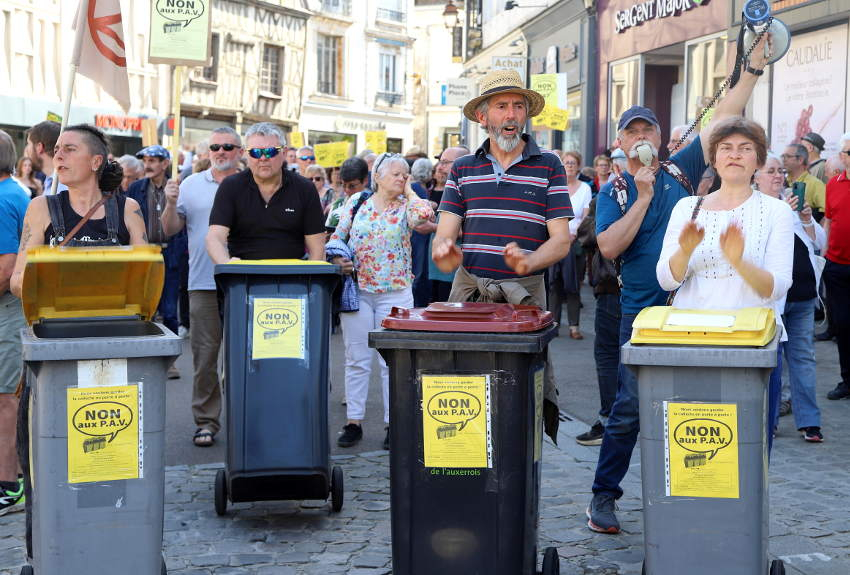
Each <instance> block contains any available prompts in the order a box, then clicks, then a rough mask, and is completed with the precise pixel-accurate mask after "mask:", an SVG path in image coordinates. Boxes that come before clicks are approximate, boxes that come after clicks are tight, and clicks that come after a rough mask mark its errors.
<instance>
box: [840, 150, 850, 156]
mask: <svg viewBox="0 0 850 575" xmlns="http://www.w3.org/2000/svg"><path fill="white" fill-rule="evenodd" d="M841 153H842V154H847V155H848V156H850V150H841Z"/></svg>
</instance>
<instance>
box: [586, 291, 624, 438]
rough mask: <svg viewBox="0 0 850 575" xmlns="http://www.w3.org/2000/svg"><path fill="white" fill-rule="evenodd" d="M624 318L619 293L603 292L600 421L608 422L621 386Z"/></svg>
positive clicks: (596, 351)
mask: <svg viewBox="0 0 850 575" xmlns="http://www.w3.org/2000/svg"><path fill="white" fill-rule="evenodd" d="M621 315H622V314H621V313H620V296H619V294H608V293H603V294H599V295H597V296H596V318H595V329H596V337H595V338H594V340H593V357H594V359H595V360H596V381H597V383H598V384H599V406H600V407H599V419H600V421H602V423H607V422H608V417H609V416H610V415H611V407H612V406H613V405H614V400H615V399H616V398H617V388H618V387H619V377H618V370H619V368H618V366H619V364H620V345H619V343H620V317H621Z"/></svg>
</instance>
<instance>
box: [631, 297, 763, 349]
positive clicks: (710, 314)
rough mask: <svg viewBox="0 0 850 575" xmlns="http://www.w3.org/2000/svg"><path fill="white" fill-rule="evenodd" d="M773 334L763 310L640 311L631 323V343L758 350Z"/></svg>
mask: <svg viewBox="0 0 850 575" xmlns="http://www.w3.org/2000/svg"><path fill="white" fill-rule="evenodd" d="M775 334H776V318H775V317H774V313H773V310H772V309H770V308H766V307H748V308H743V309H736V310H697V309H679V308H675V307H670V306H656V307H648V308H644V309H643V310H641V312H640V313H639V314H638V315H637V317H636V318H635V321H634V323H633V324H632V343H651V344H675V345H725V346H729V345H733V346H753V347H761V346H763V345H767V344H768V343H769V342H770V341H771V340H772V339H773V336H774V335H775Z"/></svg>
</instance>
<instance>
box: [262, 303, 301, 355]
mask: <svg viewBox="0 0 850 575" xmlns="http://www.w3.org/2000/svg"><path fill="white" fill-rule="evenodd" d="M252 301H253V306H254V307H253V310H254V311H253V316H252V321H251V325H252V330H251V335H252V339H251V341H252V345H251V359H252V360H254V359H279V358H284V359H304V358H305V350H306V344H305V337H306V331H305V328H304V317H305V304H304V300H303V299H300V298H259V297H258V298H253V300H252Z"/></svg>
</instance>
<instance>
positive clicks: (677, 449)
mask: <svg viewBox="0 0 850 575" xmlns="http://www.w3.org/2000/svg"><path fill="white" fill-rule="evenodd" d="M778 341H779V335H778V334H777V329H776V320H775V318H774V312H773V310H772V309H769V308H746V309H739V310H734V311H703V310H687V309H677V308H673V307H667V306H662V307H652V308H646V309H644V310H643V311H641V313H640V314H638V316H637V318H635V321H634V324H633V333H632V338H631V341H630V342H629V343H626V344H625V345H624V346H623V348H622V361H623V364H625V365H628V366H629V368H630V369H631V370H632V371H634V372H635V374H636V375H637V380H638V389H639V391H638V394H639V400H640V447H641V478H642V480H643V518H644V543H645V545H644V546H645V552H646V553H645V562H644V569H645V570H644V572H645V573H648V574H650V575H678V574H681V573H688V574H689V575H714V574H716V573H723V574H724V575H764V574H766V573H770V575H778V574H780V573H784V572H785V570H784V566H783V564H782V561H781V560H779V559H777V560H774V561H773V562H772V563H770V564H768V563H769V561H768V555H767V539H768V486H767V461H768V454H767V442H766V423H765V420H766V417H767V413H766V405H767V387H768V382H769V380H770V373H771V371H772V370H773V368H774V366H775V365H776V358H777V344H778Z"/></svg>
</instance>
